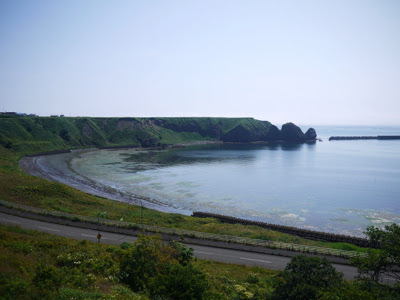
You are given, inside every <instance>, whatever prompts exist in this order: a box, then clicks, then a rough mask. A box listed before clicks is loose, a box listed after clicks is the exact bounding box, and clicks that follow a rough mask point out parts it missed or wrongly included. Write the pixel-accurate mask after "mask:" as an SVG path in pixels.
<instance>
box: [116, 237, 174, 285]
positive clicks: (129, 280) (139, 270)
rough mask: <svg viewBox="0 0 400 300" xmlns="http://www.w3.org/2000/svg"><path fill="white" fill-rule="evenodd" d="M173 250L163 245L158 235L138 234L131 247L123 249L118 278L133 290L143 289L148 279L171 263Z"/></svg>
mask: <svg viewBox="0 0 400 300" xmlns="http://www.w3.org/2000/svg"><path fill="white" fill-rule="evenodd" d="M175 252H176V251H175V250H174V249H173V248H172V247H170V246H164V245H163V244H162V242H161V237H160V236H152V237H151V236H139V238H138V239H137V240H136V242H135V243H134V244H133V247H132V248H128V249H126V250H125V251H124V253H123V254H122V258H121V264H120V279H121V281H122V282H124V283H126V284H128V285H129V286H130V287H131V288H132V289H133V291H140V290H142V289H145V288H146V286H147V283H148V282H149V279H150V278H152V277H154V276H156V275H157V274H158V273H159V272H161V271H162V270H163V269H164V268H165V266H166V265H167V264H169V263H172V262H173V260H175V259H174V254H175Z"/></svg>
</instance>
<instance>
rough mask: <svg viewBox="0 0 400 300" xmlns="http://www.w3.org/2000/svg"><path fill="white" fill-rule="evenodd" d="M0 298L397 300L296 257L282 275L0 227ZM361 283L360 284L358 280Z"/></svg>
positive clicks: (143, 247) (152, 241) (147, 244)
mask: <svg viewBox="0 0 400 300" xmlns="http://www.w3.org/2000/svg"><path fill="white" fill-rule="evenodd" d="M0 266H1V273H0V298H1V299H398V298H399V295H400V294H399V292H400V289H399V285H397V286H396V285H395V286H387V285H383V284H381V283H379V282H376V283H374V284H372V285H371V284H369V283H368V279H365V278H364V279H359V280H357V281H355V282H349V281H346V280H344V279H343V276H342V274H340V273H338V272H337V271H336V270H335V269H334V268H333V267H332V266H331V264H330V263H329V262H328V261H326V260H325V259H320V258H317V257H308V256H304V255H300V256H297V257H294V258H292V260H291V262H290V263H289V264H288V266H287V267H286V269H285V270H284V271H282V272H278V271H271V270H266V269H263V268H260V267H246V266H239V265H230V264H223V263H215V262H211V261H208V260H197V259H196V258H194V257H193V251H192V249H190V248H187V247H185V246H183V245H182V244H180V243H177V242H173V243H171V244H164V243H163V242H162V241H161V238H160V237H157V236H153V237H149V236H141V237H140V238H139V239H138V240H137V241H136V242H135V243H122V244H121V245H120V246H109V245H103V244H96V243H90V242H88V241H86V240H82V241H77V240H72V239H67V238H63V237H58V236H54V235H50V234H47V233H43V232H37V231H30V230H24V229H21V228H19V227H9V226H3V225H1V226H0ZM366 280H367V281H366Z"/></svg>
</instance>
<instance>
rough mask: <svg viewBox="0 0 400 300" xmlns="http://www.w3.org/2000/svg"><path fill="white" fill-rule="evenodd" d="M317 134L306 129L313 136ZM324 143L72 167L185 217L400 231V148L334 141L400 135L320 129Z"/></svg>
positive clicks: (152, 154)
mask: <svg viewBox="0 0 400 300" xmlns="http://www.w3.org/2000/svg"><path fill="white" fill-rule="evenodd" d="M304 129H307V128H306V127H304V128H303V130H304ZM316 130H317V133H318V136H319V137H320V138H322V139H323V141H322V142H316V143H314V144H301V145H289V144H282V145H281V144H274V145H199V146H191V147H187V148H180V149H170V150H163V151H134V150H101V151H100V150H99V151H92V152H87V153H84V154H80V155H79V156H71V160H70V167H71V168H72V169H73V170H74V171H75V172H77V173H79V174H81V175H83V176H86V177H89V178H91V179H93V180H95V181H96V182H98V183H99V184H102V185H105V186H110V187H113V188H117V189H119V190H121V191H123V192H126V193H133V194H137V195H142V196H145V197H149V198H152V199H155V200H156V201H159V202H162V203H164V204H166V205H168V206H170V207H173V208H175V209H176V210H177V211H178V212H181V213H186V214H190V213H191V212H192V211H207V212H213V213H220V214H225V215H231V216H236V217H241V218H246V219H252V220H259V221H264V222H270V223H277V224H284V225H291V226H298V227H303V228H308V229H316V230H323V231H329V232H336V233H344V234H351V235H362V232H363V230H365V228H366V226H368V225H377V226H383V225H385V224H389V223H393V222H395V223H400V202H399V195H400V140H393V141H380V140H366V141H331V142H329V141H328V137H329V136H332V135H385V134H400V128H399V127H328V126H327V127H316Z"/></svg>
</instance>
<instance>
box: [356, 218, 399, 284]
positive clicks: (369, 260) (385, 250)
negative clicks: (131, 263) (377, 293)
mask: <svg viewBox="0 0 400 300" xmlns="http://www.w3.org/2000/svg"><path fill="white" fill-rule="evenodd" d="M365 234H366V235H367V237H368V239H369V241H370V242H371V244H373V245H376V246H377V247H378V249H369V250H368V252H367V257H356V258H354V259H353V260H352V262H353V264H354V266H356V267H357V269H358V272H359V276H358V279H359V280H363V281H367V282H369V283H374V284H377V285H380V284H381V283H383V282H385V280H386V281H387V280H388V279H390V280H391V281H392V283H393V281H394V282H395V283H397V285H400V273H399V269H400V226H399V225H397V224H394V223H393V224H392V225H387V226H385V228H384V229H380V228H377V227H374V226H370V227H367V230H366V232H365Z"/></svg>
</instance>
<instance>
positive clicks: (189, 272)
mask: <svg viewBox="0 0 400 300" xmlns="http://www.w3.org/2000/svg"><path fill="white" fill-rule="evenodd" d="M149 289H150V293H151V295H152V296H153V297H155V296H159V297H161V298H163V297H165V298H167V299H182V300H186V299H187V300H191V299H205V298H206V295H207V294H206V293H207V290H208V282H207V279H206V276H205V274H204V273H203V272H202V271H201V270H200V269H199V268H197V267H195V266H193V265H192V264H186V265H180V264H172V265H168V266H167V267H166V269H165V270H164V272H162V273H160V274H158V275H157V276H156V277H154V278H153V279H152V280H151V282H150V286H149Z"/></svg>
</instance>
